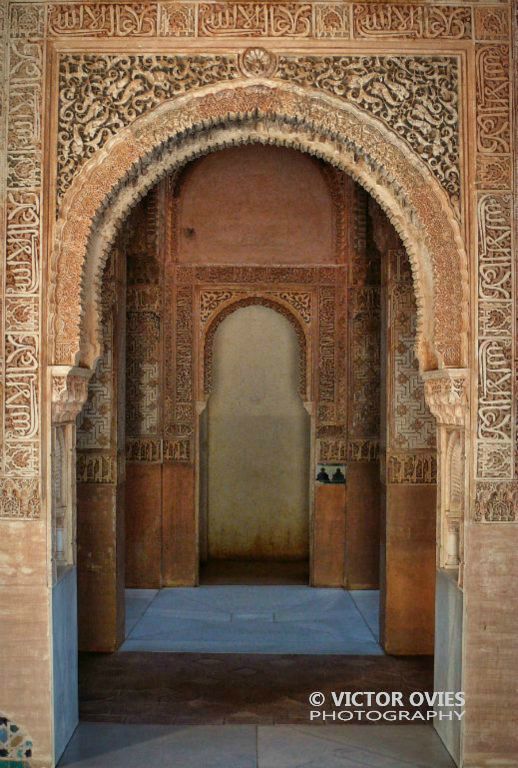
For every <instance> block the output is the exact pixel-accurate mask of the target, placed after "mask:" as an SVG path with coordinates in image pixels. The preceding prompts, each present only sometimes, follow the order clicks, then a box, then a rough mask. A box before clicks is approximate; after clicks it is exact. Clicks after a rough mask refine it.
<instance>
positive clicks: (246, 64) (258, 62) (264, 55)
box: [239, 48, 277, 77]
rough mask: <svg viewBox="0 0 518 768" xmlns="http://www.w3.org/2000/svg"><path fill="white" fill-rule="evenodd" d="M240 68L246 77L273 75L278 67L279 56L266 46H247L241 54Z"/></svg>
mask: <svg viewBox="0 0 518 768" xmlns="http://www.w3.org/2000/svg"><path fill="white" fill-rule="evenodd" d="M239 68H240V70H241V72H242V73H243V74H244V75H245V77H271V76H272V75H273V74H274V73H275V70H276V68H277V56H276V55H275V54H274V53H272V52H271V51H267V50H266V49H265V48H247V49H246V50H245V51H243V53H241V54H240V55H239Z"/></svg>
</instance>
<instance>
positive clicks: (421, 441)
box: [387, 250, 436, 469]
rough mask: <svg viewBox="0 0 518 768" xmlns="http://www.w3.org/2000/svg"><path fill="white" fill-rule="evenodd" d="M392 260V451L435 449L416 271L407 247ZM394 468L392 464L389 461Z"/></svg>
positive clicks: (394, 253) (390, 254) (391, 253)
mask: <svg viewBox="0 0 518 768" xmlns="http://www.w3.org/2000/svg"><path fill="white" fill-rule="evenodd" d="M387 262H388V269H389V273H388V288H387V293H388V322H389V324H390V340H391V344H390V345H389V346H390V348H389V349H388V353H387V354H388V358H389V363H388V365H389V381H390V384H389V387H390V389H389V391H390V395H389V402H390V405H391V407H390V409H389V434H388V442H389V446H390V450H391V451H406V452H407V453H410V452H412V451H414V450H420V449H426V448H428V449H433V448H435V445H436V439H435V429H436V428H435V420H434V418H433V416H432V414H431V413H430V410H429V407H428V405H427V403H426V401H425V394H424V390H423V383H422V380H421V375H420V373H419V365H418V361H417V358H416V356H415V335H416V319H417V311H416V305H415V298H414V293H413V287H412V274H411V271H410V264H409V262H408V257H407V255H406V253H405V252H404V250H390V251H389V252H388V254H387ZM389 469H390V464H389Z"/></svg>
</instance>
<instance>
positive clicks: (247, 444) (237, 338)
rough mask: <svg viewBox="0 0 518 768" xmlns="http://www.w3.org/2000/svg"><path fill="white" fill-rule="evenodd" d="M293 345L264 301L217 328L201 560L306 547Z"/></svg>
mask: <svg viewBox="0 0 518 768" xmlns="http://www.w3.org/2000/svg"><path fill="white" fill-rule="evenodd" d="M298 357H299V345H298V341H297V337H296V334H295V332H294V330H293V328H292V326H291V325H290V323H289V322H288V321H287V320H286V319H285V318H284V317H283V316H282V315H280V314H279V313H277V312H275V310H273V309H270V308H269V307H259V306H252V307H244V308H240V309H237V310H236V311H235V312H234V313H233V314H231V315H230V316H229V317H227V318H226V319H225V320H224V321H223V323H221V325H220V326H219V328H218V330H217V332H216V336H215V340H214V353H213V360H214V362H213V391H212V394H211V396H210V399H209V403H208V443H209V445H208V450H209V465H208V482H209V489H208V549H209V552H208V554H209V559H211V558H224V559H229V560H236V559H237V560H239V559H244V560H246V559H250V560H255V559H257V560H264V559H266V560H267V559H271V560H284V559H301V560H303V559H306V558H307V557H308V555H309V498H308V497H309V437H310V435H309V415H308V413H307V412H306V411H305V409H304V406H303V404H302V400H301V397H300V394H299V391H298V390H299V361H298Z"/></svg>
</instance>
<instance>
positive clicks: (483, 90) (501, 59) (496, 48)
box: [475, 45, 511, 154]
mask: <svg viewBox="0 0 518 768" xmlns="http://www.w3.org/2000/svg"><path fill="white" fill-rule="evenodd" d="M475 63H476V74H477V149H478V151H479V152H482V153H486V154H488V153H490V154H493V153H500V154H504V153H508V152H510V151H511V121H510V114H509V105H510V80H509V47H508V46H506V45H479V46H477V48H476V56H475Z"/></svg>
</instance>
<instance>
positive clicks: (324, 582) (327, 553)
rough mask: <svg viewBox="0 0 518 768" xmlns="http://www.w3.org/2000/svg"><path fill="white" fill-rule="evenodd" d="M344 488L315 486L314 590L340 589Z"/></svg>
mask: <svg viewBox="0 0 518 768" xmlns="http://www.w3.org/2000/svg"><path fill="white" fill-rule="evenodd" d="M345 508H346V488H345V485H317V487H316V489H315V512H314V518H313V545H312V546H313V568H312V575H311V583H312V586H314V587H341V586H343V583H344V555H345Z"/></svg>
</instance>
